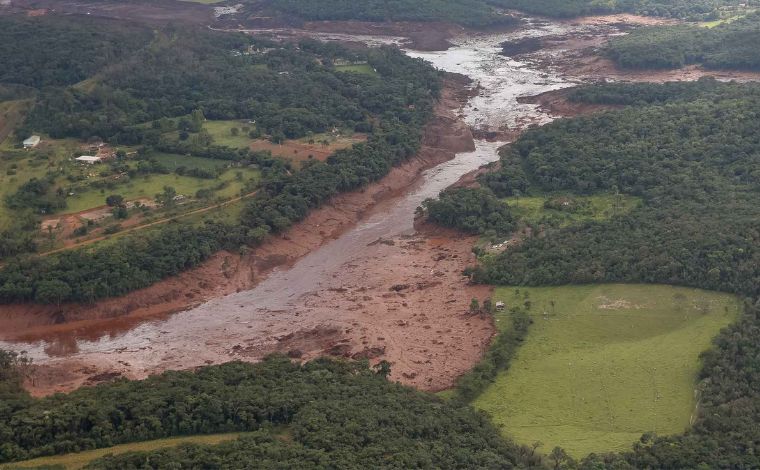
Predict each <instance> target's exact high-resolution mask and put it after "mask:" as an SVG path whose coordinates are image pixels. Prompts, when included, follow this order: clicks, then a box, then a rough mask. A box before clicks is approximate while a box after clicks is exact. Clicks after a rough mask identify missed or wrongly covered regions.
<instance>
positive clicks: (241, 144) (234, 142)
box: [203, 121, 255, 148]
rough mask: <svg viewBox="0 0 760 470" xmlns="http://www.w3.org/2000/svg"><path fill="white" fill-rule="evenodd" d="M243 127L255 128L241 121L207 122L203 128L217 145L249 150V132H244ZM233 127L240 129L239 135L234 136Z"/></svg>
mask: <svg viewBox="0 0 760 470" xmlns="http://www.w3.org/2000/svg"><path fill="white" fill-rule="evenodd" d="M243 126H246V127H251V128H253V127H255V126H254V125H253V124H246V123H244V122H241V121H206V122H204V123H203V128H204V129H206V131H208V133H209V134H211V137H213V138H214V144H215V145H226V146H227V147H235V148H247V147H248V145H250V143H251V139H250V137H248V132H245V131H243V130H242V127H243ZM233 127H236V128H238V130H239V134H238V135H232V131H231V129H232V128H233Z"/></svg>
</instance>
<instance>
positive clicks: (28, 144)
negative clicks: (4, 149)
mask: <svg viewBox="0 0 760 470" xmlns="http://www.w3.org/2000/svg"><path fill="white" fill-rule="evenodd" d="M38 145H40V136H38V135H33V136H30V137H29V138H28V139H25V140H24V148H25V149H31V148H34V147H36V146H38Z"/></svg>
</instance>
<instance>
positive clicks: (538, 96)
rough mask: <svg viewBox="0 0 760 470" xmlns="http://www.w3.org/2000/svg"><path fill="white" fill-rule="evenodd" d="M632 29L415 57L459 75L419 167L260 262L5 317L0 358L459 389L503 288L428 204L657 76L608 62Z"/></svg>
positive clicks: (99, 373)
mask: <svg viewBox="0 0 760 470" xmlns="http://www.w3.org/2000/svg"><path fill="white" fill-rule="evenodd" d="M632 21H633V19H631V18H616V19H614V20H613V19H606V20H604V19H599V18H597V19H594V20H588V21H576V22H549V21H543V20H534V19H530V18H528V19H526V21H525V24H524V26H523V27H522V28H519V29H518V30H516V31H510V32H502V33H464V32H461V31H460V32H459V33H458V34H459V36H456V37H454V38H448V39H447V44H446V47H442V49H445V50H432V51H431V50H428V51H418V50H417V51H416V50H408V51H407V52H408V54H409V55H411V56H414V57H420V58H423V59H425V60H428V61H430V62H431V63H432V64H433V65H435V66H436V67H438V68H440V69H442V70H445V71H447V72H450V75H449V76H448V78H447V80H446V86H445V90H444V93H443V96H442V99H441V101H440V103H439V104H438V106H437V109H436V116H435V118H434V119H433V121H432V122H431V123H430V124H429V125H428V126H427V128H426V132H425V137H424V141H423V148H422V150H421V151H420V153H419V154H418V155H417V156H416V157H414V158H412V159H411V160H410V161H409V162H407V163H405V164H404V165H402V166H400V167H398V168H395V169H393V170H392V172H391V173H390V174H389V175H388V176H387V177H386V178H384V179H383V180H382V181H380V182H378V183H375V184H373V185H370V186H369V187H367V188H364V189H363V190H361V191H356V192H352V193H347V194H343V195H340V196H338V197H336V198H334V200H332V201H331V202H330V203H329V204H327V205H326V206H325V207H323V208H320V209H318V210H316V211H314V212H313V213H312V214H310V215H309V216H308V217H307V219H306V220H305V221H303V222H302V223H300V224H297V225H296V226H294V227H293V228H292V229H291V230H289V231H288V232H287V233H286V234H284V235H283V236H280V237H276V238H273V239H272V240H271V241H269V242H268V243H266V244H264V245H263V246H261V247H259V248H257V249H256V250H253V251H252V252H251V253H247V254H244V255H240V254H232V253H225V252H222V253H218V254H217V255H215V256H214V257H212V258H211V259H210V260H209V261H207V262H206V263H204V264H203V265H202V266H200V267H198V268H196V269H193V270H190V271H188V272H185V273H183V274H181V275H179V276H177V277H175V278H171V279H167V280H165V281H162V282H160V283H158V284H156V285H154V286H152V287H150V288H147V289H143V290H141V291H137V292H133V293H131V294H128V295H126V296H124V297H121V298H117V299H107V300H104V301H101V302H97V303H95V304H88V305H63V306H54V307H51V306H36V305H11V306H4V307H3V311H2V314H0V347H3V348H8V349H12V350H16V351H27V352H28V354H29V356H30V357H31V358H32V359H33V360H34V361H35V363H36V367H35V371H34V373H33V375H32V376H31V377H30V381H29V383H28V384H27V385H28V387H29V389H30V390H31V391H32V393H34V394H36V395H44V394H49V393H52V392H56V391H68V390H72V389H75V388H77V387H80V386H83V385H90V384H95V383H98V382H102V381H106V380H111V379H113V378H115V377H122V376H123V377H128V378H142V377H146V376H147V375H150V374H155V373H160V372H162V371H165V370H170V369H186V368H192V367H198V366H202V365H206V364H215V363H221V362H226V361H230V360H245V361H256V360H259V359H261V358H262V357H264V356H265V355H267V354H270V353H273V352H280V353H284V354H287V355H288V356H290V357H292V358H294V359H301V360H308V359H311V358H314V357H317V356H319V355H333V356H340V357H348V358H355V359H359V358H366V359H369V360H370V361H372V362H378V361H380V360H387V361H389V362H390V363H391V369H392V375H391V378H392V379H394V380H398V381H400V382H402V383H406V384H410V385H414V386H416V387H418V388H421V389H425V390H440V389H444V388H447V387H449V386H451V385H452V384H453V383H454V381H455V380H456V378H457V377H458V376H460V375H461V374H462V373H464V372H465V371H466V370H468V369H470V368H471V367H472V366H473V365H474V364H475V363H476V362H477V361H478V360H479V359H480V357H482V354H483V352H484V351H485V349H486V348H487V346H488V344H489V342H490V340H491V338H492V336H493V334H494V331H495V330H494V326H493V324H492V323H491V321H490V320H489V319H487V318H483V317H480V316H478V315H470V314H469V313H468V306H469V303H470V300H471V299H472V298H477V299H479V300H483V299H485V298H486V297H488V296H489V295H490V288H489V287H487V286H475V285H471V284H470V283H469V282H468V279H467V278H466V277H465V276H463V275H462V271H463V270H464V268H466V267H467V266H469V265H472V264H473V263H475V261H476V260H475V258H474V256H473V254H472V252H471V247H472V245H473V243H474V242H475V240H474V239H473V238H471V237H466V236H463V235H461V234H458V233H455V232H451V231H445V230H442V229H440V228H437V227H434V226H430V225H427V224H425V223H424V221H421V220H416V221H415V214H416V209H417V207H418V206H419V205H420V204H421V203H422V201H423V200H424V199H426V198H428V197H435V196H436V195H437V194H438V193H439V192H440V191H442V190H443V189H445V188H447V187H449V186H451V185H453V184H455V183H457V181H459V180H460V179H461V178H462V177H463V176H464V175H471V174H472V173H473V172H474V171H476V170H478V168H480V167H481V166H483V165H485V164H488V163H490V162H494V161H496V160H497V159H498V149H499V147H500V146H502V145H505V144H508V143H509V142H510V141H511V140H512V139H513V138H515V137H516V136H517V135H519V133H520V132H521V131H522V130H523V129H525V128H527V127H529V126H530V125H536V124H543V123H546V122H549V121H550V120H552V119H554V118H555V117H557V116H560V115H562V116H565V115H568V116H569V115H576V114H579V113H587V112H595V111H599V110H600V108H593V107H578V106H576V105H571V104H569V103H567V102H566V100H564V95H563V94H562V92H561V91H557V90H561V89H563V88H567V87H570V86H573V85H575V84H578V83H583V82H585V81H588V80H589V79H591V78H592V77H593V78H594V79H603V78H610V79H619V78H627V79H633V80H636V79H643V77H639V76H638V75H636V74H633V75H631V76H626V75H624V74H622V72H620V71H619V70H616V69H614V67H612V66H611V65H610V64H608V63H606V62H604V60H605V59H601V58H599V56H598V55H597V54H596V52H595V51H596V48H598V47H599V45H601V44H603V42H604V40H605V39H606V38H608V37H610V36H611V35H614V34H620V32H621V31H623V30H624V29H625V28H626V27H627V25H628V24H629V23H630V22H632ZM325 28H327V26H325V25H322V26H321V29H322V30H325ZM330 28H334V25H333V26H330ZM328 29H329V28H328ZM394 31H395V30H394ZM349 32H350V31H349ZM303 34H308V32H304V33H303ZM447 34H454V33H453V32H447ZM320 37H321V36H320ZM322 38H323V39H325V38H324V37H322ZM525 38H538V39H539V40H540V41H541V44H542V47H541V48H540V50H538V51H535V52H532V53H528V54H524V55H521V56H515V57H507V56H505V55H503V54H502V48H501V46H500V44H501V43H503V42H505V41H520V40H523V39H525ZM327 39H329V38H327ZM338 39H339V38H338ZM355 39H357V40H358V38H355ZM387 40H388V38H387V37H386V38H384V39H382V38H381V40H380V42H383V41H385V42H387ZM431 49H435V48H433V47H431ZM678 73H681V75H678ZM703 74H704V73H703V71H701V70H697V71H694V70H687V71H681V72H676V73H674V75H673V78H686V79H691V78H698V76H701V75H703ZM670 77H671V76H670V75H668V77H663V79H668V78H670ZM646 78H647V79H649V80H651V79H652V77H651V76H648V77H646ZM726 78H732V76H730V74H729V75H728V76H726ZM733 78H737V77H733ZM738 78H744V77H738ZM531 97H533V98H531ZM473 136H474V137H473ZM471 180H472V178H470V180H468V181H470V183H472V181H471Z"/></svg>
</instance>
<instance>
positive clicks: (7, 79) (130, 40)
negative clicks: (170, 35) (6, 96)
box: [0, 15, 151, 88]
mask: <svg viewBox="0 0 760 470" xmlns="http://www.w3.org/2000/svg"><path fill="white" fill-rule="evenodd" d="M21 38H23V39H21ZM150 39H151V31H150V29H149V28H145V27H142V26H136V25H134V24H130V23H123V22H118V21H109V20H104V19H92V18H86V17H78V18H73V17H71V18H69V17H56V18H55V20H51V19H50V18H49V17H48V16H47V15H46V16H41V17H26V16H16V15H13V16H7V15H4V16H1V17H0V58H1V60H0V62H2V64H3V67H2V70H0V83H3V84H19V85H27V86H30V87H35V88H39V87H45V86H64V85H73V84H75V83H77V82H79V81H82V80H84V79H86V78H88V77H91V76H93V75H95V74H97V73H99V72H101V71H103V69H104V68H105V67H106V66H108V65H110V64H112V63H114V62H116V61H119V60H122V59H124V58H126V57H127V56H128V55H129V54H132V53H133V52H134V51H135V50H138V49H140V48H142V47H143V46H145V45H147V44H148V42H149V41H150ZM20 40H21V41H22V42H20ZM21 43H23V44H24V47H18V45H19V44H21ZM83 51H87V53H83Z"/></svg>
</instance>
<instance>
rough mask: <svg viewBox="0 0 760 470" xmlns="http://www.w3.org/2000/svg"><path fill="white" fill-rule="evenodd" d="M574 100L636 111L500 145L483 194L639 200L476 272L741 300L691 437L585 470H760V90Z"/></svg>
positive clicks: (530, 241)
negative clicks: (675, 289)
mask: <svg viewBox="0 0 760 470" xmlns="http://www.w3.org/2000/svg"><path fill="white" fill-rule="evenodd" d="M570 98H571V99H573V100H575V101H585V102H593V103H597V104H599V103H601V104H626V105H629V106H628V107H626V108H623V109H620V110H615V111H608V112H604V113H601V114H596V115H592V116H588V117H579V118H574V119H564V120H559V121H555V122H554V123H552V124H549V125H547V126H544V127H542V128H538V129H534V130H531V131H529V132H527V133H526V134H525V135H524V136H523V137H521V138H520V139H519V140H518V141H516V142H515V143H514V144H512V145H511V146H509V147H508V148H506V149H505V150H503V152H502V155H501V165H500V168H499V169H498V170H496V171H494V172H492V173H489V174H486V175H484V176H483V177H481V179H480V181H481V184H482V186H483V188H482V189H481V191H487V192H488V191H490V192H491V193H492V194H491V196H488V197H506V196H513V195H515V194H527V195H532V194H535V195H546V194H577V195H593V194H600V193H604V194H608V193H620V194H624V195H631V196H637V197H640V198H641V200H642V201H643V204H641V205H640V206H638V207H636V208H634V209H633V210H632V211H631V212H629V213H627V214H618V215H616V216H614V217H612V218H610V219H609V220H603V221H586V222H583V223H580V224H575V225H571V226H567V227H553V226H546V225H540V226H536V227H533V228H534V230H533V231H532V232H531V233H532V234H533V235H532V236H529V237H528V238H527V239H525V240H523V242H522V243H521V244H519V245H518V246H515V247H513V248H510V249H509V250H507V251H505V252H503V253H502V254H499V255H496V256H491V257H487V258H484V259H483V264H482V266H480V267H478V268H476V269H474V270H473V271H472V272H471V274H472V275H473V276H474V277H475V279H476V280H479V281H481V282H487V283H496V284H506V285H531V286H536V285H560V284H567V283H600V282H646V283H665V284H675V285H685V286H693V287H700V288H704V289H712V290H720V291H726V292H733V293H736V294H738V295H740V296H742V297H745V298H747V303H746V305H747V307H746V314H745V316H744V318H743V319H742V320H741V321H740V322H739V323H738V324H737V325H735V326H733V327H731V328H730V329H728V330H727V331H724V332H722V333H721V335H720V336H719V337H718V338H717V339H716V343H715V348H714V349H713V350H711V351H709V352H707V353H706V354H705V355H704V357H703V360H704V367H703V370H702V372H701V376H700V379H701V381H700V385H699V391H700V399H701V402H700V407H701V408H700V414H699V418H698V419H697V421H696V423H695V424H694V426H693V427H692V429H691V430H690V431H688V432H687V433H686V434H684V435H680V436H670V437H658V436H655V435H651V434H648V435H645V436H644V437H642V439H641V442H640V443H637V444H636V445H635V446H634V448H633V450H632V451H631V452H627V453H622V454H611V455H606V456H595V455H592V456H590V457H588V458H587V459H585V461H584V462H583V463H582V464H581V468H584V469H597V468H621V469H629V468H630V469H633V468H757V467H758V466H760V460H758V455H760V452H758V450H760V449H758V442H760V434H758V432H760V431H759V430H758V427H757V426H756V423H757V422H758V420H760V394H759V393H758V390H760V369H759V368H758V364H760V341H758V338H760V315H759V313H760V309H759V308H758V307H759V306H760V302H758V300H757V299H758V298H760V290H758V286H760V252H758V250H757V247H758V246H760V211H759V210H758V207H760V179H758V177H760V158H759V156H760V141H759V140H758V138H757V136H758V135H760V114H758V111H757V110H758V109H760V108H759V106H760V87H758V86H757V85H754V84H744V85H743V84H735V83H719V82H716V81H714V80H710V79H705V80H701V81H699V82H696V83H678V84H675V83H674V84H665V85H655V84H604V85H596V86H592V87H588V88H581V89H579V90H577V91H575V92H574V93H572V94H571V95H570ZM448 197H451V195H450V194H449V195H448ZM462 199H463V201H462V202H460V203H458V204H452V203H449V205H450V206H451V207H454V208H458V207H462V205H463V204H466V203H467V201H468V200H469V198H467V197H465V198H462ZM499 213H501V211H499ZM472 214H473V215H474V216H479V214H481V212H480V211H479V210H474V211H473V212H472ZM438 220H439V221H440V220H444V221H445V220H446V219H445V217H444V218H438Z"/></svg>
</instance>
